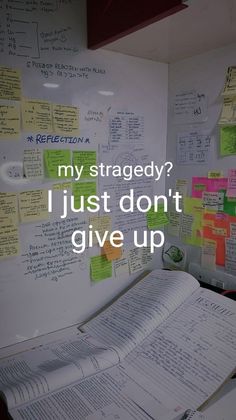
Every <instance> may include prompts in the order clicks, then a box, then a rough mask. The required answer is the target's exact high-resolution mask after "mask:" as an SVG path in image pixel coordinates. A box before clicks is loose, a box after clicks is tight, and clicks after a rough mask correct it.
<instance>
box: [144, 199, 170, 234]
mask: <svg viewBox="0 0 236 420" xmlns="http://www.w3.org/2000/svg"><path fill="white" fill-rule="evenodd" d="M168 223H169V220H168V216H167V214H166V213H165V212H164V204H163V205H159V206H158V211H157V212H155V211H154V206H152V208H151V209H150V210H149V211H148V212H147V225H148V229H155V228H158V227H161V226H165V225H168Z"/></svg>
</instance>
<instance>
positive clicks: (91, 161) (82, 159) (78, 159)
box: [72, 150, 97, 179]
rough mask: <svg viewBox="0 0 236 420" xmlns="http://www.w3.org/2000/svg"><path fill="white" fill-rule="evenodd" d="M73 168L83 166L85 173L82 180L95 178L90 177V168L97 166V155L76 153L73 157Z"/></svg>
mask: <svg viewBox="0 0 236 420" xmlns="http://www.w3.org/2000/svg"><path fill="white" fill-rule="evenodd" d="M72 156H73V157H72V159H73V166H77V168H81V166H83V172H82V175H81V177H80V179H86V178H94V177H91V175H90V167H91V166H93V165H96V164H97V153H96V152H95V151H90V150H89V151H87V152H86V151H77V150H76V151H75V152H73V155H72Z"/></svg>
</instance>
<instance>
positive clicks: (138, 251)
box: [128, 247, 152, 274]
mask: <svg viewBox="0 0 236 420" xmlns="http://www.w3.org/2000/svg"><path fill="white" fill-rule="evenodd" d="M151 260H152V255H151V253H150V248H149V247H147V248H133V249H130V250H129V251H128V262H129V270H130V274H134V273H137V272H138V271H140V270H143V268H144V267H145V266H146V265H147V264H148V263H149V262H151Z"/></svg>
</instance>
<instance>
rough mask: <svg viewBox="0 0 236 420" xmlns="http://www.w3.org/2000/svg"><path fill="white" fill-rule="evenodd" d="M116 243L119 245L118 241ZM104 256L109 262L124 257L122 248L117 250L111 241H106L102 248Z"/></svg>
mask: <svg viewBox="0 0 236 420" xmlns="http://www.w3.org/2000/svg"><path fill="white" fill-rule="evenodd" d="M114 242H115V241H114ZM115 243H116V244H117V245H118V244H119V242H118V241H117V242H115ZM102 254H103V255H105V256H106V258H107V260H108V261H114V260H118V259H119V258H121V256H122V247H120V248H117V247H115V246H113V245H112V244H111V242H110V241H106V242H105V244H104V246H103V248H102Z"/></svg>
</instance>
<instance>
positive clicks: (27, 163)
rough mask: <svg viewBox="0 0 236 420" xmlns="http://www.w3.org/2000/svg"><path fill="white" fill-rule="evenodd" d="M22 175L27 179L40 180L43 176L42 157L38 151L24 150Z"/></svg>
mask: <svg viewBox="0 0 236 420" xmlns="http://www.w3.org/2000/svg"><path fill="white" fill-rule="evenodd" d="M23 165H24V175H25V177H26V178H28V179H40V178H43V176H44V169H43V155H42V152H41V150H39V149H27V150H24V158H23Z"/></svg>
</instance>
